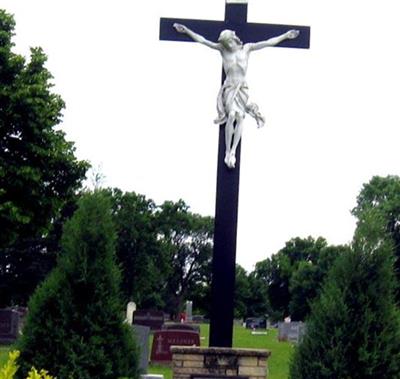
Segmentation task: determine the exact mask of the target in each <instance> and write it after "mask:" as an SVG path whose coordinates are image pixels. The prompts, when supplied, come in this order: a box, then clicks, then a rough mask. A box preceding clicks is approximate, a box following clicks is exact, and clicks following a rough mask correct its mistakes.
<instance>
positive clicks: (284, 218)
mask: <svg viewBox="0 0 400 379" xmlns="http://www.w3.org/2000/svg"><path fill="white" fill-rule="evenodd" d="M397 3H398V0H351V1H349V0H279V1H278V0H268V1H266V0H249V14H248V21H250V22H262V23H278V24H294V25H296V24H297V25H308V26H311V48H310V50H300V49H299V50H297V49H284V48H281V49H278V48H268V49H264V50H262V51H258V52H255V53H253V55H252V56H251V57H250V65H249V70H248V76H247V78H248V84H249V87H250V98H251V101H254V102H255V103H257V104H258V105H259V107H260V109H261V111H262V113H263V114H264V115H265V117H266V127H265V128H263V129H257V128H256V123H255V121H254V120H253V119H252V118H251V117H247V118H246V120H245V126H244V135H243V144H242V163H241V186H240V201H239V225H238V250H237V260H238V263H240V264H241V265H242V266H244V267H245V268H246V269H247V270H251V269H252V268H253V266H254V264H255V263H256V262H258V261H260V260H262V259H265V258H266V257H268V256H270V255H271V254H273V253H276V252H277V251H278V250H279V249H280V248H282V247H283V246H284V244H285V242H286V241H288V240H289V239H291V238H293V237H296V236H299V237H307V236H309V235H311V236H313V237H315V238H316V237H318V236H322V237H325V238H326V239H327V240H328V242H329V243H330V244H342V243H347V242H349V241H350V240H351V238H352V236H353V232H354V227H355V220H354V218H353V217H352V216H351V215H350V210H351V209H352V208H353V207H354V206H355V204H356V197H357V194H358V193H359V191H360V189H361V186H362V184H363V183H366V182H368V181H369V180H370V179H371V177H372V176H373V175H381V176H386V175H389V174H393V175H398V174H399V170H400V164H399V163H400V158H399V147H398V146H399V140H398V138H399V135H400V133H399V126H400V115H399V106H398V102H399V99H400V94H399V91H400V90H399V89H400V69H399V67H400V53H399V51H400V48H399V46H400V43H399V29H398V14H399V12H398V4H397ZM0 7H1V8H4V9H6V10H7V11H9V12H10V13H13V14H14V15H15V19H16V22H17V26H16V37H15V39H14V42H15V43H16V47H15V51H16V52H18V53H20V54H23V55H26V56H28V55H29V47H30V46H41V47H42V48H43V49H44V51H45V53H46V54H47V55H48V58H49V59H48V64H47V67H48V68H49V70H50V71H51V72H52V74H53V76H54V84H55V87H54V91H55V92H57V93H59V94H60V95H61V96H62V98H63V99H64V100H65V102H66V105H67V107H66V110H65V112H64V120H63V123H62V125H61V128H62V129H63V130H64V131H65V132H66V134H67V138H68V139H69V140H72V141H74V142H75V146H76V149H77V151H76V154H77V156H78V157H79V158H80V159H87V160H89V161H90V162H91V163H92V164H93V166H95V167H98V166H100V167H101V172H102V173H103V175H104V176H105V178H106V179H105V182H104V185H105V186H113V187H119V188H121V189H122V190H124V191H135V192H138V193H142V194H144V195H146V196H147V197H149V198H152V199H153V200H155V201H156V203H161V202H163V201H165V200H174V201H176V200H178V199H180V198H182V199H184V200H185V201H186V202H187V204H188V205H190V207H191V210H192V211H193V212H196V213H200V214H203V215H213V213H214V208H215V186H216V165H217V162H216V160H217V143H218V141H217V139H218V127H217V126H216V125H214V124H213V120H214V118H215V117H216V108H215V106H216V96H217V93H218V89H219V86H220V75H221V58H220V56H219V54H218V53H217V52H216V51H213V50H210V49H207V48H206V47H204V46H201V45H198V44H191V43H178V42H165V41H163V42H160V41H159V40H158V33H159V31H158V28H159V18H160V17H179V18H198V19H210V20H222V19H223V18H224V7H225V1H224V0H201V1H200V0H152V1H150V0H147V1H136V0H112V1H111V0H79V1H78V0H0Z"/></svg>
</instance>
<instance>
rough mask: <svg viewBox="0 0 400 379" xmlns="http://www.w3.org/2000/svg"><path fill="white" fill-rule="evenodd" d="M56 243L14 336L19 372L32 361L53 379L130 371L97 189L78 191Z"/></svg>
mask: <svg viewBox="0 0 400 379" xmlns="http://www.w3.org/2000/svg"><path fill="white" fill-rule="evenodd" d="M62 248H63V251H62V254H61V257H60V259H59V262H58V265H57V267H56V268H55V269H54V271H53V272H52V273H51V274H50V276H49V277H48V279H47V280H46V281H45V282H44V283H43V284H42V285H41V286H40V287H39V288H38V289H37V291H36V292H35V294H34V295H33V297H32V299H31V301H30V304H29V315H28V319H27V322H26V324H25V327H24V331H23V335H22V337H21V340H20V343H19V349H20V350H21V356H20V359H19V364H20V365H21V370H20V373H21V375H26V372H27V371H28V370H29V369H30V367H31V366H35V367H43V368H45V369H47V370H48V371H49V372H50V373H51V374H52V375H54V376H57V378H58V379H71V378H72V379H93V378H96V379H115V378H118V377H129V378H132V377H136V375H137V350H136V346H135V343H134V340H133V337H132V332H131V330H129V326H128V325H125V324H124V323H123V307H122V306H121V302H120V296H119V295H120V294H119V284H120V273H119V270H118V268H117V266H116V264H115V252H114V249H115V232H114V225H113V223H112V219H111V210H110V206H109V203H108V201H107V198H106V197H105V196H104V194H102V193H101V192H95V193H93V194H86V195H85V196H83V197H82V198H81V200H80V202H79V208H78V210H77V211H76V212H75V214H74V216H73V217H72V219H71V220H70V221H69V222H68V223H67V224H66V225H65V228H64V234H63V237H62ZM21 377H22V376H21Z"/></svg>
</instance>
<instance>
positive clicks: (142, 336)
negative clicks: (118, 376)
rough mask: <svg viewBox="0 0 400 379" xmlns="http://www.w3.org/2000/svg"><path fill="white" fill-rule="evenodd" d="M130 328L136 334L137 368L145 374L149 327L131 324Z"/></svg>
mask: <svg viewBox="0 0 400 379" xmlns="http://www.w3.org/2000/svg"><path fill="white" fill-rule="evenodd" d="M132 328H133V331H134V333H135V336H136V341H137V344H138V346H139V348H140V359H139V370H140V372H142V373H144V374H146V373H147V369H148V366H149V337H150V327H148V326H143V325H136V324H133V325H132Z"/></svg>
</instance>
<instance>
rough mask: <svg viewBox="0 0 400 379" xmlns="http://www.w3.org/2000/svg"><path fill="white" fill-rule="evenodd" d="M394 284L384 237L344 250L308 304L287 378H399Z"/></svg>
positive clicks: (399, 329) (399, 325)
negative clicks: (316, 296) (316, 297)
mask: <svg viewBox="0 0 400 379" xmlns="http://www.w3.org/2000/svg"><path fill="white" fill-rule="evenodd" d="M394 289H395V278H394V273H393V256H392V249H391V248H390V247H389V246H388V245H387V244H386V243H385V242H384V241H383V240H380V241H377V243H376V244H375V245H374V247H373V248H372V246H371V245H370V246H367V245H358V246H355V247H354V249H352V250H351V251H349V252H348V253H345V254H343V255H342V256H341V257H340V258H339V259H338V261H337V262H336V264H335V265H334V267H333V269H332V271H331V272H330V274H329V276H328V279H327V281H326V283H325V285H324V287H323V291H322V294H321V297H320V298H319V300H317V301H316V302H315V303H314V304H313V305H312V312H311V315H310V318H309V320H308V321H307V333H306V336H305V337H304V339H303V341H302V342H301V343H300V344H299V346H298V348H297V349H296V351H295V353H294V356H293V360H292V362H291V367H290V378H291V379H306V378H307V379H310V378H312V379H320V378H335V379H369V378H371V379H372V378H374V379H375V378H390V379H395V378H400V322H399V313H398V309H397V307H396V304H395V301H394Z"/></svg>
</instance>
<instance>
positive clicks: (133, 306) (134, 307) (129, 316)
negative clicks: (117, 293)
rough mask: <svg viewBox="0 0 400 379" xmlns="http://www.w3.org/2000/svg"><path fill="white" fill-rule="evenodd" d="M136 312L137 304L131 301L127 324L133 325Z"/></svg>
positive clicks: (127, 310) (127, 312) (127, 308)
mask: <svg viewBox="0 0 400 379" xmlns="http://www.w3.org/2000/svg"><path fill="white" fill-rule="evenodd" d="M135 311H136V304H135V303H134V302H133V301H130V302H129V303H128V305H127V306H126V322H127V323H128V324H129V325H132V323H133V313H134V312H135Z"/></svg>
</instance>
